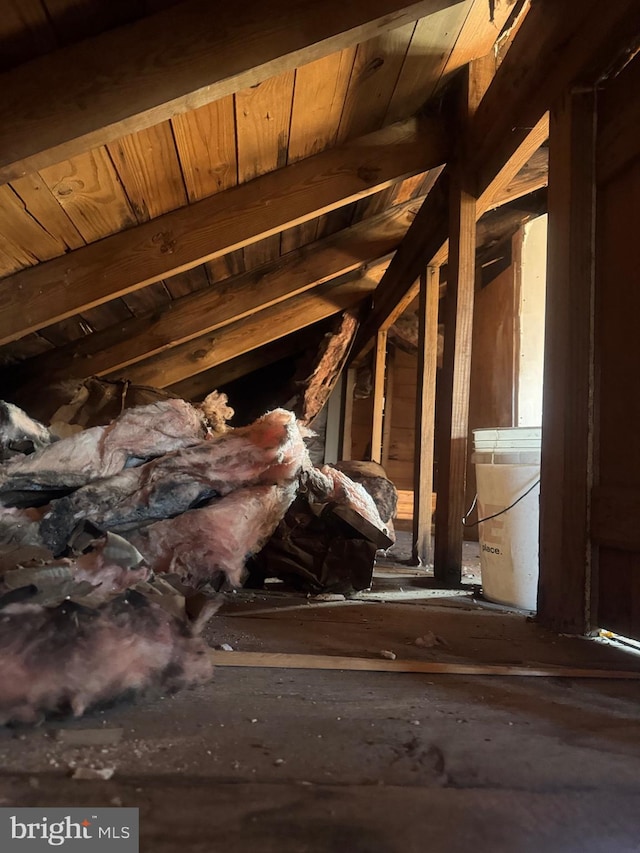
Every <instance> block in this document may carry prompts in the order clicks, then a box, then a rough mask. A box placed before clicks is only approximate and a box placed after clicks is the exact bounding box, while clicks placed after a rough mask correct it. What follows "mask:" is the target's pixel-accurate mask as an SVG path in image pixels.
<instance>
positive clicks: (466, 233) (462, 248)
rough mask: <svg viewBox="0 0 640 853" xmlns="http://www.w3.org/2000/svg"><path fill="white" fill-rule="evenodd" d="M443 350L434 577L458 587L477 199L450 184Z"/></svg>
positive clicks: (460, 569) (439, 409)
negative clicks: (448, 244)
mask: <svg viewBox="0 0 640 853" xmlns="http://www.w3.org/2000/svg"><path fill="white" fill-rule="evenodd" d="M449 204H450V217H449V243H450V251H449V262H448V265H447V293H446V296H445V300H446V301H445V331H444V354H443V366H442V376H441V381H440V384H439V386H438V393H439V395H440V396H439V399H438V424H437V438H436V442H437V448H438V505H437V507H436V528H435V553H434V575H435V577H436V579H437V580H439V581H440V582H442V583H444V584H447V585H449V584H451V585H454V586H455V585H458V584H459V583H460V580H461V577H462V534H463V527H462V518H463V516H464V514H465V510H466V507H465V484H466V473H467V441H468V433H469V387H470V381H469V380H470V377H471V344H472V335H473V301H474V293H475V259H476V247H475V236H476V200H475V199H474V198H473V197H472V196H470V195H469V194H468V193H466V192H465V191H464V190H463V189H462V187H461V185H460V183H459V180H452V182H451V199H450V203H449Z"/></svg>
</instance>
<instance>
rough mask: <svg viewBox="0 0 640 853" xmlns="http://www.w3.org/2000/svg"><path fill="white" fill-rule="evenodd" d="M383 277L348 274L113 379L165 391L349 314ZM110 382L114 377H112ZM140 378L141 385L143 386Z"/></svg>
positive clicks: (374, 270)
mask: <svg viewBox="0 0 640 853" xmlns="http://www.w3.org/2000/svg"><path fill="white" fill-rule="evenodd" d="M383 271H384V266H382V267H374V268H372V269H371V270H369V271H368V272H367V273H364V274H361V275H358V274H355V273H350V274H349V275H347V276H344V277H341V278H339V279H337V280H333V281H330V282H327V283H325V284H322V285H320V287H317V288H314V289H313V290H311V291H309V292H306V293H301V294H299V295H298V296H294V297H292V298H291V299H287V300H285V301H284V302H280V303H278V304H277V305H272V306H270V307H269V308H265V309H263V310H262V311H256V312H254V313H253V314H251V315H249V316H248V317H244V318H243V319H242V320H237V321H235V322H233V323H230V324H229V325H228V326H225V327H224V328H222V329H219V330H218V331H217V332H214V333H212V334H210V335H204V336H202V337H198V338H194V339H193V340H191V341H188V342H187V343H186V344H181V345H179V346H177V347H174V348H173V349H171V350H167V351H166V352H163V353H160V354H159V355H156V356H154V357H153V358H149V359H147V360H146V361H142V362H140V363H139V364H135V365H132V366H131V367H130V368H127V369H126V370H123V371H121V372H119V373H118V374H117V376H118V378H124V379H129V380H130V381H131V382H135V383H136V384H141V385H152V386H154V387H156V388H166V387H167V386H169V385H175V384H176V383H178V382H181V381H182V380H183V379H187V378H188V377H189V376H194V375H195V374H196V373H200V372H201V371H203V370H208V369H209V368H211V367H215V366H216V365H218V364H222V363H224V362H225V361H229V360H230V359H232V358H237V357H238V356H240V355H242V354H243V353H245V352H249V351H250V350H253V349H257V348H258V347H261V346H264V345H265V344H268V343H271V341H274V340H277V339H278V338H281V337H284V336H285V335H289V334H291V333H292V332H296V331H298V329H302V328H305V327H307V326H311V325H312V324H313V323H317V322H318V321H319V320H324V319H325V318H326V317H331V316H333V315H334V314H338V313H340V312H341V311H346V310H348V309H351V308H355V307H356V306H357V305H359V304H360V302H362V300H363V299H365V298H366V297H368V296H370V295H371V293H372V291H373V290H374V289H375V287H376V285H377V283H378V281H379V280H380V278H381V276H382V274H383ZM114 377H115V374H114ZM143 377H144V381H143Z"/></svg>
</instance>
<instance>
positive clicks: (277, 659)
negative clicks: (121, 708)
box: [209, 649, 640, 680]
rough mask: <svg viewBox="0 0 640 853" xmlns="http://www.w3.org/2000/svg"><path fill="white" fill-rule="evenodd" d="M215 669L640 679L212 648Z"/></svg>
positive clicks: (611, 673) (627, 673) (631, 674)
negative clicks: (325, 670) (238, 668)
mask: <svg viewBox="0 0 640 853" xmlns="http://www.w3.org/2000/svg"><path fill="white" fill-rule="evenodd" d="M209 655H210V657H211V660H212V661H213V663H214V664H215V665H216V666H237V667H260V668H265V667H266V668H273V669H333V670H347V671H352V672H353V671H356V670H358V671H360V672H422V673H430V674H432V675H503V676H504V675H506V676H524V677H525V678H531V677H536V678H598V679H600V678H610V679H615V680H623V679H625V680H626V679H632V680H636V679H638V678H640V672H637V671H635V670H632V669H629V670H625V669H617V670H615V669H582V668H580V667H575V666H554V665H552V664H550V665H548V666H535V667H534V666H531V667H529V666H514V665H513V664H504V663H450V662H446V663H443V662H441V661H426V660H385V659H383V658H355V657H346V656H344V655H308V654H307V655H292V654H285V653H282V652H218V651H216V650H215V649H211V651H210V652H209Z"/></svg>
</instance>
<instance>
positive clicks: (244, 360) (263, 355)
mask: <svg viewBox="0 0 640 853" xmlns="http://www.w3.org/2000/svg"><path fill="white" fill-rule="evenodd" d="M304 334H307V335H308V330H306V331H305V333H304ZM305 344H306V341H304V340H303V339H302V336H301V335H289V336H288V337H286V338H279V339H278V340H277V341H273V342H272V343H270V344H266V345H265V346H263V347H261V348H260V350H259V351H258V350H252V351H249V352H247V353H243V355H240V356H238V357H237V358H234V359H232V360H231V361H227V362H225V363H224V364H220V365H218V366H217V367H212V368H211V369H210V370H205V371H203V372H202V373H197V374H196V375H195V376H190V377H189V378H188V379H185V380H184V381H183V382H179V383H177V384H176V385H173V386H172V387H170V388H167V391H170V392H171V393H173V394H177V396H178V397H183V398H184V399H185V400H202V399H204V398H205V397H206V396H207V394H210V393H211V391H215V390H217V389H218V388H220V387H221V386H222V385H226V384H227V383H229V382H233V381H234V380H236V379H240V378H241V377H243V376H246V375H247V374H249V373H253V372H254V370H258V369H259V368H261V367H266V366H267V365H268V364H273V363H274V362H276V361H280V359H283V358H292V357H295V356H296V355H299V354H300V353H302V352H304V350H305Z"/></svg>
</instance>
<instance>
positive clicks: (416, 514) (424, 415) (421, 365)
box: [412, 266, 440, 566]
mask: <svg viewBox="0 0 640 853" xmlns="http://www.w3.org/2000/svg"><path fill="white" fill-rule="evenodd" d="M439 302H440V268H439V267H433V266H432V267H429V268H428V269H427V270H426V271H425V272H424V273H422V275H421V276H420V302H419V307H418V329H419V331H418V382H417V393H416V428H415V449H414V454H413V460H414V462H413V464H414V475H413V542H412V558H413V562H414V563H415V564H416V565H419V566H431V565H433V548H432V545H431V516H432V513H433V462H434V439H435V408H436V374H437V368H438V307H439Z"/></svg>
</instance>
